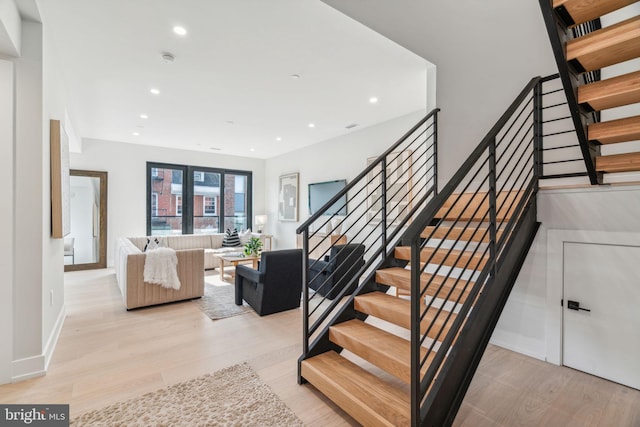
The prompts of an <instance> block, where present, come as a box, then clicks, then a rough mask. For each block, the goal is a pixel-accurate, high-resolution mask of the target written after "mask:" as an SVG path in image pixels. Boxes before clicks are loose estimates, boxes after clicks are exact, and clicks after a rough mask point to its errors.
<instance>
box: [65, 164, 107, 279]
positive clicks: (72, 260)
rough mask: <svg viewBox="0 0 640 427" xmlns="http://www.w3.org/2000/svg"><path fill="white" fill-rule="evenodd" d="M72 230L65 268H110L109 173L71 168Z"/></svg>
mask: <svg viewBox="0 0 640 427" xmlns="http://www.w3.org/2000/svg"><path fill="white" fill-rule="evenodd" d="M69 172H70V173H69V174H70V179H69V196H70V197H69V202H70V203H69V204H70V206H69V207H70V209H69V210H70V220H71V224H70V233H69V234H67V235H66V236H65V237H64V271H76V270H91V269H97V268H106V267H107V172H99V171H87V170H78V169H71V170H70V171H69Z"/></svg>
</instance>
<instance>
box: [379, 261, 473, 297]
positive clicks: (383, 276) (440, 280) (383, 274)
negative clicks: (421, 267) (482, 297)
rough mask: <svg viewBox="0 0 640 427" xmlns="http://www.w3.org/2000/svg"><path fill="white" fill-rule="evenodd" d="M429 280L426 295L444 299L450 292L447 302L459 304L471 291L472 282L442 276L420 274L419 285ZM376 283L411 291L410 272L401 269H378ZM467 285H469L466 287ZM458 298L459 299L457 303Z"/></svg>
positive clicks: (423, 284) (424, 284)
mask: <svg viewBox="0 0 640 427" xmlns="http://www.w3.org/2000/svg"><path fill="white" fill-rule="evenodd" d="M431 278H433V280H432V281H431V283H430V284H429V286H428V287H427V289H426V291H425V294H426V295H428V296H431V297H437V298H442V299H445V297H446V296H447V295H449V292H451V295H450V296H449V300H450V301H457V302H458V303H460V304H462V303H464V302H465V301H466V299H467V296H468V295H469V291H471V288H472V287H473V285H474V282H473V281H469V280H467V279H460V280H458V279H453V278H445V277H444V276H439V275H433V274H429V273H422V274H421V275H420V284H421V285H422V286H426V284H427V283H428V282H429V280H431ZM376 282H377V283H380V284H382V285H388V286H395V287H397V288H400V289H404V290H408V291H411V270H407V269H404V268H401V267H391V268H383V269H380V270H378V271H376ZM456 282H457V283H456ZM467 283H469V284H468V285H467ZM440 286H442V289H440V292H438V288H440ZM465 286H466V288H467V289H466V290H464V292H463V288H464V287H465ZM452 289H453V291H452ZM436 293H437V294H436ZM458 298H460V300H459V301H458Z"/></svg>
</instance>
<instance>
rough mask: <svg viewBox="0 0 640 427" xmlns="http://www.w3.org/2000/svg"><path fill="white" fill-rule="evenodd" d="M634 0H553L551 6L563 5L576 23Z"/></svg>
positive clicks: (597, 16) (599, 15)
mask: <svg viewBox="0 0 640 427" xmlns="http://www.w3.org/2000/svg"><path fill="white" fill-rule="evenodd" d="M636 1H638V0H553V8H554V9H556V8H558V7H561V6H563V7H564V8H565V9H566V10H567V12H568V13H569V15H570V16H571V18H572V19H573V21H574V22H575V24H576V25H577V24H582V23H583V22H587V21H592V20H594V19H596V18H599V17H601V16H602V15H606V14H607V13H610V12H613V11H614V10H618V9H622V8H623V7H625V6H628V5H630V4H633V3H635V2H636Z"/></svg>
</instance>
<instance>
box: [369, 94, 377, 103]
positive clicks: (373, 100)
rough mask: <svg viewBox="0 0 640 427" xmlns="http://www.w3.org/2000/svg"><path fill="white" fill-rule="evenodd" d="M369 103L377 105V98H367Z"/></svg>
mask: <svg viewBox="0 0 640 427" xmlns="http://www.w3.org/2000/svg"><path fill="white" fill-rule="evenodd" d="M369 102H370V103H371V104H377V103H378V98H376V97H375V96H372V97H371V98H369Z"/></svg>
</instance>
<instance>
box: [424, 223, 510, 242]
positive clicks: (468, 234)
mask: <svg viewBox="0 0 640 427" xmlns="http://www.w3.org/2000/svg"><path fill="white" fill-rule="evenodd" d="M474 232H475V233H474ZM501 235H502V231H501V230H498V231H497V237H498V238H500V236H501ZM420 237H422V238H423V239H428V238H429V237H431V238H432V239H446V240H458V239H459V240H461V241H464V242H484V243H488V242H489V232H488V231H487V229H486V227H480V229H479V230H478V231H476V226H475V225H473V224H470V225H469V227H467V229H466V230H465V228H464V227H450V226H446V225H440V226H438V227H435V226H428V227H426V228H425V229H424V230H423V231H422V233H421V234H420Z"/></svg>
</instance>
